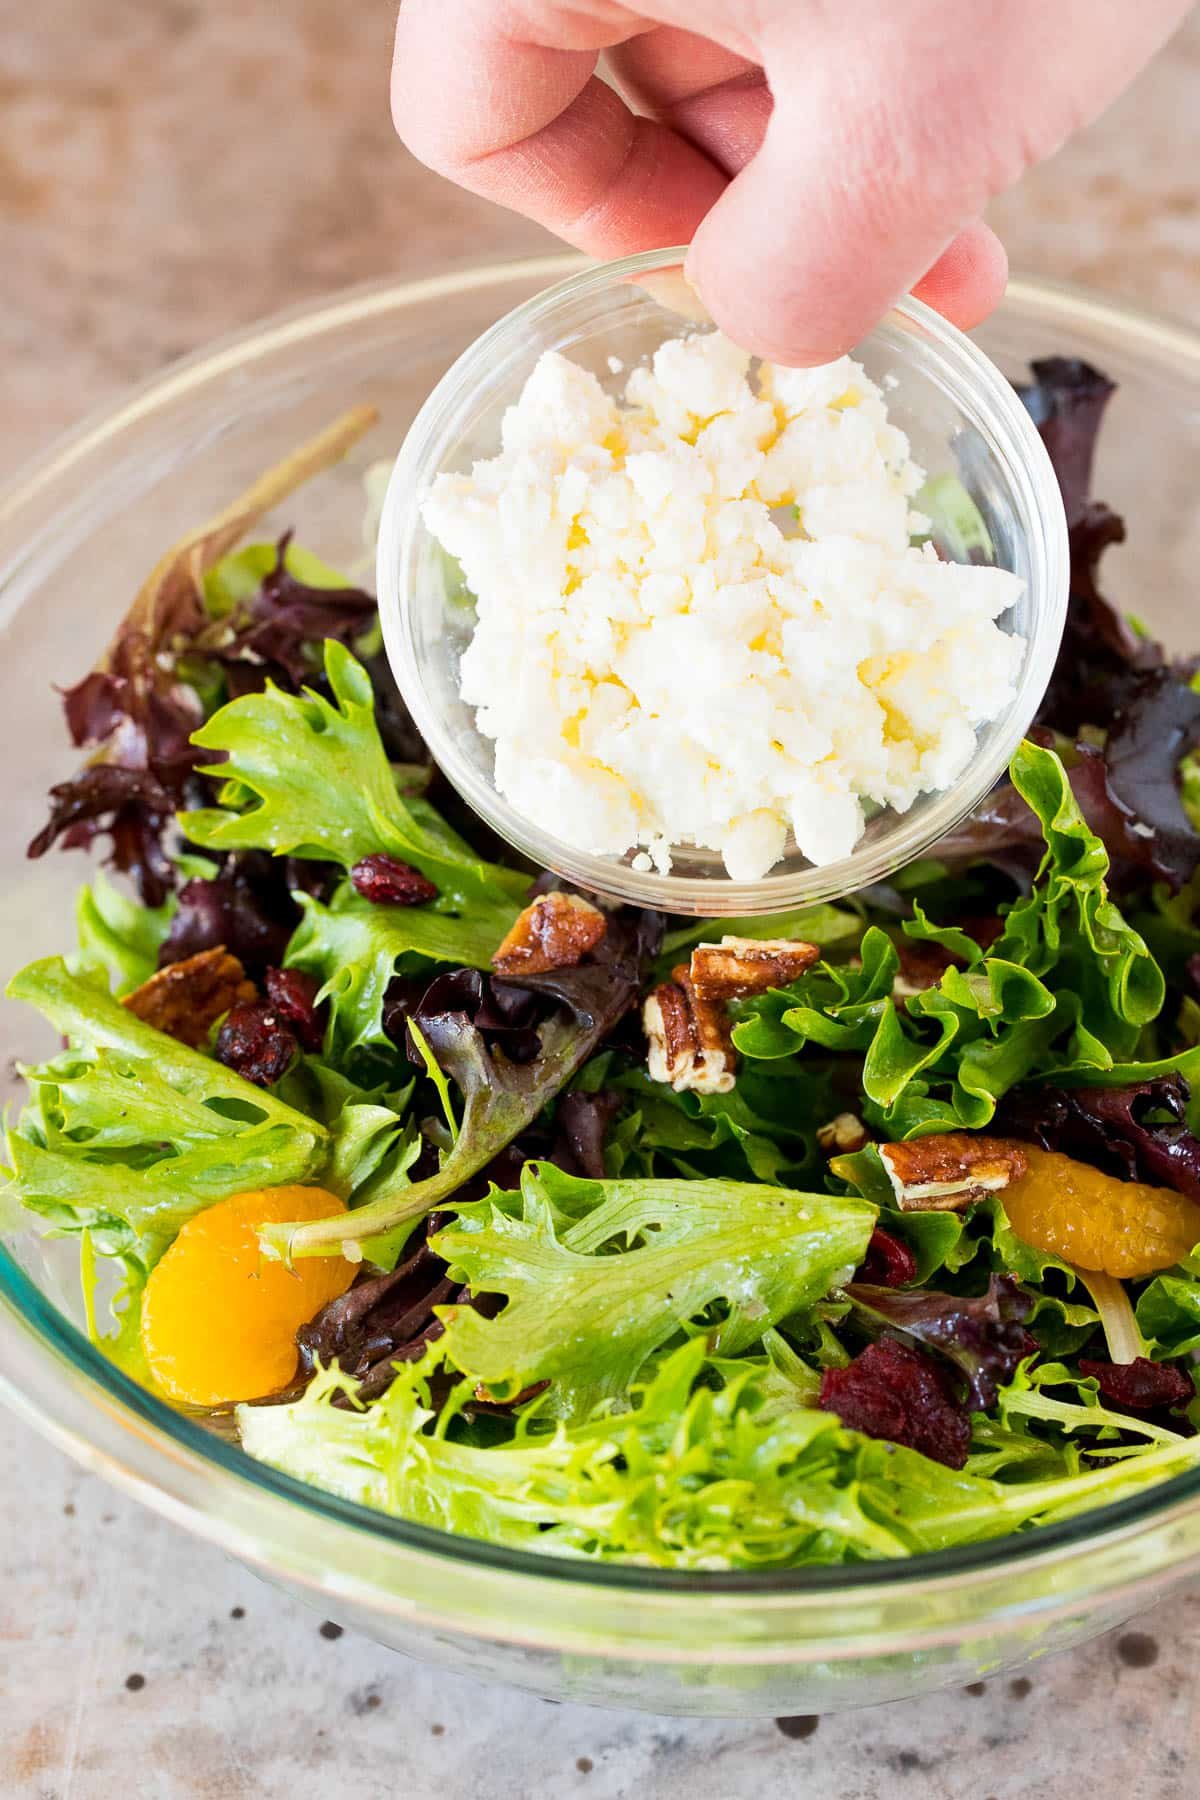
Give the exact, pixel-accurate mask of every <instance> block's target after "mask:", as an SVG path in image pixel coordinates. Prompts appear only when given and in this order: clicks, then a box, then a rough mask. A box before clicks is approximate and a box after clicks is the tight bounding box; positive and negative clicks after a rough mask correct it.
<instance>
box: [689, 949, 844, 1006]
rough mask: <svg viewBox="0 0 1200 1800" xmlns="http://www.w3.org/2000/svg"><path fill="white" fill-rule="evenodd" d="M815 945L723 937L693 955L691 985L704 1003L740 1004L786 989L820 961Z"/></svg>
mask: <svg viewBox="0 0 1200 1800" xmlns="http://www.w3.org/2000/svg"><path fill="white" fill-rule="evenodd" d="M820 955H821V952H820V951H819V950H818V949H817V946H816V945H815V944H805V943H803V942H801V941H800V940H799V939H793V938H741V937H723V938H722V939H721V941H720V943H719V944H697V945H696V948H695V949H694V950H693V951H692V965H691V971H690V973H691V977H692V985H693V986H694V988H695V990H696V992H697V994H698V995H699V996H700V998H701V999H702V1000H737V999H740V998H742V997H743V996H744V995H746V994H765V993H766V991H767V989H768V988H778V987H787V986H788V984H789V983H790V982H793V981H795V979H796V977H797V976H798V975H803V973H804V971H805V970H806V969H811V968H812V966H813V964H814V963H815V962H817V961H818V960H819V959H820Z"/></svg>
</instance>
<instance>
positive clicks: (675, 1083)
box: [642, 963, 737, 1094]
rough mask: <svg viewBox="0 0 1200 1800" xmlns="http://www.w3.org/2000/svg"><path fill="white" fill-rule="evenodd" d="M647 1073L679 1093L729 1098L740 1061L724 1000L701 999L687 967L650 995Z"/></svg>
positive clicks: (644, 1018) (646, 1012) (644, 1015)
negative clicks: (720, 1095) (686, 1091)
mask: <svg viewBox="0 0 1200 1800" xmlns="http://www.w3.org/2000/svg"><path fill="white" fill-rule="evenodd" d="M642 1024H643V1026H644V1027H645V1031H646V1041H647V1044H648V1046H649V1049H648V1051H647V1055H646V1072H647V1074H648V1075H649V1077H650V1079H651V1081H661V1082H665V1083H666V1084H667V1085H668V1086H669V1087H673V1088H674V1089H675V1092H676V1093H677V1094H682V1093H683V1092H684V1091H685V1090H688V1089H690V1090H691V1092H692V1093H694V1094H727V1093H728V1092H729V1090H730V1088H732V1086H733V1080H734V1070H735V1068H736V1066H737V1057H736V1055H735V1053H734V1048H733V1038H732V1035H731V1030H730V1024H729V1015H728V1014H727V1013H726V1011H725V1006H724V1003H723V1002H720V1001H712V1000H705V999H702V998H701V996H700V995H699V994H698V993H697V992H696V989H695V986H694V984H693V982H692V978H691V976H690V975H689V973H688V971H687V968H686V967H685V966H684V964H682V963H681V964H680V965H679V967H678V968H677V969H675V970H674V971H673V972H672V978H671V980H670V981H663V982H660V983H659V985H658V986H657V987H656V988H655V989H654V991H653V993H651V994H648V995H647V996H646V1000H645V1004H644V1005H643V1007H642Z"/></svg>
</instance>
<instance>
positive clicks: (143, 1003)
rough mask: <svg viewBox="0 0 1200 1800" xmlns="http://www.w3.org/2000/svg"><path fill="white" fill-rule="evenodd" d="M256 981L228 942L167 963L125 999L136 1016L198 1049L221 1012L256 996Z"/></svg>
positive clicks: (125, 1004)
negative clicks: (248, 978)
mask: <svg viewBox="0 0 1200 1800" xmlns="http://www.w3.org/2000/svg"><path fill="white" fill-rule="evenodd" d="M255 992H256V990H255V986H254V983H253V982H252V981H247V980H246V971H245V970H244V969H243V967H242V965H241V963H240V962H239V961H238V959H237V957H236V956H230V954H229V952H228V951H227V950H226V949H225V947H224V945H221V946H219V947H218V948H217V949H215V950H200V951H198V952H197V954H196V955H195V956H188V957H185V958H184V960H183V961H182V962H173V963H168V964H167V966H166V968H165V969H159V970H157V971H156V973H155V974H153V975H152V976H151V977H150V979H149V981H144V982H143V983H142V985H141V987H140V988H135V989H134V990H133V992H132V994H126V996H125V998H124V1000H123V1001H122V1002H121V1004H122V1005H123V1006H127V1007H128V1008H129V1010H130V1012H131V1013H132V1014H133V1015H134V1017H135V1018H138V1019H141V1020H142V1021H143V1023H144V1024H146V1025H153V1026H154V1027H155V1029H156V1030H157V1031H165V1032H166V1034H167V1036H168V1037H173V1038H177V1039H178V1041H179V1042H180V1043H181V1044H188V1045H190V1047H191V1048H192V1049H193V1050H199V1049H200V1048H201V1046H202V1045H203V1044H205V1043H207V1041H208V1034H209V1032H210V1031H211V1029H212V1027H213V1026H214V1025H215V1024H216V1022H217V1020H218V1019H219V1018H220V1017H221V1014H222V1013H227V1012H228V1011H229V1009H230V1007H231V1006H237V1005H238V1004H239V1002H241V1001H246V1000H253V999H254V996H255Z"/></svg>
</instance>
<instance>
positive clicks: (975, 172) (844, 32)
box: [687, 0, 1189, 364]
mask: <svg viewBox="0 0 1200 1800" xmlns="http://www.w3.org/2000/svg"><path fill="white" fill-rule="evenodd" d="M946 10H947V9H946V7H945V5H944V4H943V0H904V3H903V4H902V5H897V6H896V7H894V8H893V7H889V8H886V9H885V8H880V7H878V6H876V5H873V4H870V5H869V4H866V0H840V3H839V6H838V7H837V9H832V8H829V9H814V10H812V11H807V10H806V13H805V26H806V29H805V31H804V33H803V34H798V33H797V32H796V30H795V15H794V13H793V11H792V7H791V4H790V0H789V3H788V4H786V5H784V4H782V0H781V4H780V6H779V7H778V8H776V9H774V10H773V11H770V10H769V12H768V21H767V25H766V27H765V29H764V41H763V42H762V44H761V46H760V48H761V52H762V56H763V64H764V67H765V69H766V73H767V76H768V79H769V80H770V83H771V89H772V92H773V94H774V107H773V109H772V112H771V116H770V121H769V123H768V125H767V130H766V133H765V136H764V138H763V142H762V146H761V148H760V150H759V152H758V154H757V155H756V156H755V157H754V158H753V160H752V161H751V162H749V163H748V164H747V165H746V166H745V168H743V169H742V170H741V172H740V173H739V174H738V175H737V177H736V178H735V179H734V180H733V181H732V182H731V183H730V184H729V186H728V187H727V188H726V189H725V190H724V192H723V193H722V194H721V195H720V197H719V198H718V199H717V201H716V203H715V204H714V205H713V206H712V207H711V209H710V211H709V212H708V213H707V215H706V216H705V218H704V219H703V220H702V222H701V224H700V225H699V227H698V229H697V231H696V233H695V236H694V238H693V241H692V248H691V252H690V254H689V257H688V265H687V269H688V274H689V276H690V278H691V279H692V281H693V282H694V283H695V285H696V287H697V288H698V289H699V291H700V294H701V296H702V298H703V299H704V301H705V304H706V305H707V307H708V309H709V311H710V312H711V314H712V316H713V318H714V319H715V320H716V322H717V324H718V325H720V326H721V328H722V329H723V330H724V331H726V332H727V333H728V335H729V336H730V337H732V338H734V339H736V340H737V341H738V342H739V343H741V344H743V345H744V346H745V347H746V348H747V349H751V350H755V351H757V352H758V353H759V354H761V355H763V356H767V357H770V358H771V359H772V360H773V361H778V362H784V363H796V364H805V363H815V362H824V361H828V360H830V359H832V358H833V357H835V356H839V355H841V354H842V353H843V352H844V351H846V350H848V349H850V348H851V347H852V345H853V344H855V343H856V342H857V341H858V340H859V339H860V338H861V337H863V336H864V335H865V334H866V333H867V332H868V331H870V329H871V328H872V327H873V326H874V325H875V323H876V322H877V321H878V320H879V319H880V318H881V317H882V316H883V314H884V313H885V312H886V311H887V310H888V308H889V307H890V306H892V305H894V303H895V302H896V300H897V299H899V298H900V296H901V295H903V294H905V293H907V292H909V291H910V290H911V289H912V288H914V287H919V291H920V292H921V294H922V295H923V297H924V298H926V299H928V300H930V301H931V303H932V304H934V305H935V306H937V307H938V308H939V310H941V311H943V312H946V313H947V314H948V315H949V316H950V317H951V318H953V319H955V320H956V322H958V323H959V324H963V325H971V324H975V323H977V322H978V320H979V319H980V318H982V317H984V316H985V315H986V313H987V312H988V311H989V310H990V309H991V307H992V306H993V305H994V304H995V303H996V301H997V300H998V299H999V298H1000V295H1001V293H1002V292H1003V288H1004V277H1005V260H1004V253H1003V251H1002V250H1001V248H1000V246H999V244H998V243H997V241H996V239H995V238H994V237H993V235H992V234H991V232H990V231H988V230H987V228H986V227H985V226H983V225H981V224H980V223H979V219H980V216H981V215H982V213H983V211H984V208H985V207H986V205H987V203H988V201H989V200H990V199H991V198H992V197H993V195H995V194H997V193H999V192H1001V191H1002V190H1003V189H1004V188H1006V187H1008V186H1010V185H1011V184H1012V183H1013V182H1014V181H1016V180H1017V179H1018V178H1019V176H1020V175H1021V174H1023V173H1024V171H1025V169H1026V168H1028V167H1029V166H1030V165H1031V164H1032V163H1035V162H1038V161H1040V160H1042V159H1043V158H1044V157H1046V156H1048V155H1050V154H1051V153H1052V152H1053V151H1054V150H1056V149H1058V148H1059V147H1060V145H1061V144H1062V143H1063V142H1064V141H1065V139H1066V138H1067V137H1068V136H1069V135H1070V134H1071V133H1072V132H1073V131H1075V130H1077V129H1078V128H1079V127H1080V126H1081V125H1083V124H1085V123H1086V122H1087V121H1088V120H1090V119H1092V118H1094V117H1095V116H1096V114H1097V113H1099V112H1100V111H1101V110H1102V108H1103V107H1104V106H1105V105H1106V104H1107V102H1108V101H1109V100H1111V99H1112V98H1113V96H1114V95H1115V94H1117V93H1119V92H1120V90H1121V88H1122V87H1124V86H1125V85H1126V84H1127V83H1128V81H1129V80H1130V79H1131V78H1132V76H1133V75H1134V74H1135V73H1136V71H1137V70H1138V68H1140V67H1141V65H1142V64H1143V63H1144V62H1146V61H1147V60H1148V59H1149V57H1150V56H1151V55H1152V54H1153V53H1154V51H1155V50H1156V49H1157V48H1158V47H1159V45H1160V44H1161V43H1162V42H1163V40H1164V39H1165V38H1166V37H1167V36H1168V35H1169V34H1170V31H1171V30H1172V28H1173V27H1174V26H1175V25H1177V24H1178V23H1179V20H1180V19H1181V18H1182V17H1183V16H1184V14H1185V13H1186V12H1187V11H1188V10H1189V7H1188V4H1187V3H1186V0H1139V4H1138V6H1136V7H1132V6H1129V5H1128V4H1127V0H1055V5H1054V6H1053V7H1046V6H1045V0H978V5H977V7H976V9H975V10H974V11H973V13H972V27H971V29H970V31H961V32H948V31H947V29H946ZM1035 45H1036V51H1033V50H1032V49H1031V47H1032V46H1035Z"/></svg>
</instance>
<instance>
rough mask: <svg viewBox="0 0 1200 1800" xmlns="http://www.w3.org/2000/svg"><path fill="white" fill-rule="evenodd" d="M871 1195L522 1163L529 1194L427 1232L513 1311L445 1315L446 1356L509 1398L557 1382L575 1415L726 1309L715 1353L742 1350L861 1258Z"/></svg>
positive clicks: (558, 1399) (563, 1407)
mask: <svg viewBox="0 0 1200 1800" xmlns="http://www.w3.org/2000/svg"><path fill="white" fill-rule="evenodd" d="M874 1223H875V1209H874V1207H872V1206H868V1205H867V1204H865V1203H864V1202H863V1201H861V1200H856V1199H851V1198H844V1199H837V1198H835V1197H833V1196H831V1195H824V1194H797V1193H794V1192H792V1191H791V1190H790V1189H786V1188H778V1187H768V1186H766V1185H761V1184H758V1183H746V1182H731V1181H695V1180H692V1181H686V1180H685V1181H613V1182H598V1181H583V1180H578V1179H576V1178H575V1177H573V1176H570V1175H564V1174H563V1173H562V1172H561V1171H560V1170H558V1169H556V1168H554V1167H553V1165H551V1164H537V1163H526V1165H525V1170H524V1174H523V1175H522V1178H521V1192H520V1195H519V1196H516V1195H513V1196H501V1197H499V1198H497V1197H494V1196H493V1197H492V1198H490V1199H488V1200H483V1201H478V1202H476V1203H475V1204H474V1205H471V1206H465V1207H462V1208H461V1209H460V1210H459V1212H458V1216H457V1218H456V1219H455V1221H454V1222H453V1223H452V1224H450V1225H448V1226H446V1227H444V1228H443V1230H441V1231H440V1232H439V1233H438V1234H437V1236H436V1237H435V1238H433V1239H431V1243H432V1245H433V1248H434V1249H435V1250H436V1251H437V1254H438V1255H439V1256H441V1257H443V1258H444V1259H445V1261H446V1262H447V1263H448V1264H449V1265H450V1267H451V1269H452V1270H453V1271H454V1273H455V1278H456V1279H458V1280H462V1281H465V1282H467V1283H468V1284H469V1285H470V1287H471V1290H472V1292H474V1293H477V1294H480V1293H488V1294H503V1295H505V1297H506V1298H507V1301H508V1304H507V1306H506V1307H505V1308H504V1310H503V1312H501V1313H500V1314H499V1316H498V1317H497V1318H494V1319H485V1318H484V1317H483V1315H482V1314H481V1313H479V1312H476V1311H475V1310H474V1309H473V1308H471V1307H449V1308H443V1309H441V1313H440V1316H442V1317H443V1318H444V1319H445V1320H446V1321H447V1338H446V1344H447V1355H448V1357H449V1359H450V1361H451V1362H452V1363H453V1364H454V1366H455V1367H456V1368H458V1369H460V1370H462V1372H463V1373H464V1374H465V1375H467V1376H468V1377H469V1378H470V1379H471V1380H472V1381H473V1382H482V1383H483V1384H484V1385H485V1386H486V1387H487V1389H488V1391H489V1393H491V1394H492V1395H493V1396H494V1397H495V1398H496V1399H498V1400H509V1399H512V1398H513V1397H514V1396H515V1395H516V1394H518V1393H519V1392H520V1391H521V1390H522V1389H523V1388H525V1387H528V1386H530V1385H531V1384H532V1383H534V1382H539V1381H551V1382H553V1384H554V1386H553V1394H554V1404H555V1407H556V1410H558V1411H560V1412H561V1413H562V1414H563V1415H564V1416H567V1415H575V1414H579V1413H585V1412H587V1411H589V1410H590V1409H591V1408H592V1407H594V1406H596V1405H597V1404H599V1402H600V1401H601V1400H619V1399H620V1397H621V1396H622V1395H623V1394H624V1393H625V1391H626V1390H627V1389H628V1388H629V1387H630V1385H631V1384H632V1382H633V1381H634V1379H635V1377H636V1376H637V1374H638V1372H639V1370H640V1369H641V1368H642V1366H643V1364H644V1363H645V1362H646V1360H647V1359H648V1358H649V1357H650V1356H651V1355H652V1354H653V1353H654V1352H655V1351H656V1350H657V1349H659V1348H660V1347H661V1346H662V1345H663V1344H664V1343H666V1342H667V1340H668V1339H669V1338H671V1337H672V1336H673V1335H674V1334H675V1332H676V1331H678V1330H679V1329H680V1327H682V1326H684V1325H685V1324H687V1323H688V1322H689V1321H697V1322H698V1321H699V1320H700V1318H701V1315H703V1314H704V1313H705V1311H706V1309H707V1308H708V1307H710V1306H713V1305H714V1304H716V1303H720V1304H721V1307H722V1312H723V1317H722V1318H721V1320H720V1322H718V1323H716V1324H714V1325H713V1326H712V1327H711V1333H710V1343H711V1348H712V1349H713V1351H714V1352H715V1353H718V1354H720V1355H722V1356H736V1355H738V1354H739V1353H740V1352H741V1351H743V1350H745V1349H747V1348H749V1346H750V1345H752V1344H754V1343H757V1342H758V1341H759V1340H760V1339H761V1337H762V1334H763V1332H764V1330H765V1329H766V1328H767V1327H768V1326H769V1325H775V1324H777V1323H778V1322H779V1320H780V1319H783V1318H786V1317H788V1316H789V1315H791V1314H793V1313H797V1312H800V1311H802V1310H803V1309H804V1308H806V1307H808V1306H811V1305H812V1304H813V1303H814V1302H815V1301H817V1300H819V1299H821V1298H823V1296H824V1295H825V1294H826V1293H828V1291H829V1289H830V1288H831V1287H834V1286H836V1285H837V1284H838V1283H839V1282H840V1281H842V1280H845V1279H846V1278H847V1277H848V1276H849V1274H850V1272H851V1271H852V1270H853V1269H854V1268H855V1266H856V1265H857V1264H858V1263H859V1262H860V1261H861V1260H862V1257H863V1254H864V1253H865V1251H866V1247H867V1242H868V1239H869V1238H870V1236H871V1231H872V1229H873V1227H874Z"/></svg>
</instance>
